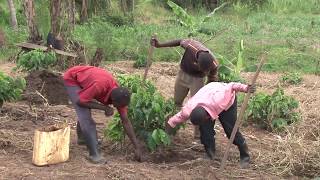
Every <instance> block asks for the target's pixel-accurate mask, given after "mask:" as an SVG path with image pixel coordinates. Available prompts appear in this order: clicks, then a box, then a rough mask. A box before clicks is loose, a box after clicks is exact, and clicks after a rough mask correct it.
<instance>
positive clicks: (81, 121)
mask: <svg viewBox="0 0 320 180" xmlns="http://www.w3.org/2000/svg"><path fill="white" fill-rule="evenodd" d="M65 87H66V90H67V93H68V95H69V98H70V100H71V102H72V104H73V106H74V108H75V110H76V113H77V116H78V122H77V126H78V125H80V129H81V134H82V135H83V136H84V138H85V140H86V143H87V144H88V143H89V141H90V143H91V144H93V146H97V144H98V138H97V129H96V123H95V122H94V120H93V119H92V117H91V110H90V109H89V108H84V107H81V106H79V105H78V104H77V103H76V102H77V101H78V100H79V95H78V92H79V91H80V90H81V88H80V87H79V86H67V85H65Z"/></svg>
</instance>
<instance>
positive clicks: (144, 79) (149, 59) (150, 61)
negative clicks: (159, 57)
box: [143, 34, 156, 82]
mask: <svg viewBox="0 0 320 180" xmlns="http://www.w3.org/2000/svg"><path fill="white" fill-rule="evenodd" d="M152 38H156V35H155V34H154V35H152ZM153 49H154V46H152V45H151V44H150V47H149V50H148V59H147V64H146V68H145V70H144V75H143V82H145V81H146V79H147V75H148V71H149V69H150V67H151V64H152V57H153Z"/></svg>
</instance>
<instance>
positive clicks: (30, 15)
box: [23, 0, 42, 43]
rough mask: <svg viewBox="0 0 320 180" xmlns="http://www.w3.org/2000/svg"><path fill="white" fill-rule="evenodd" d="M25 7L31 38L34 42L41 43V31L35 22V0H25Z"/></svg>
mask: <svg viewBox="0 0 320 180" xmlns="http://www.w3.org/2000/svg"><path fill="white" fill-rule="evenodd" d="M23 9H24V14H25V16H26V18H27V24H28V29H29V40H30V41H31V42H32V43H39V42H40V41H41V40H42V37H41V35H40V33H39V30H38V27H37V24H36V22H35V11H34V2H33V0H24V1H23Z"/></svg>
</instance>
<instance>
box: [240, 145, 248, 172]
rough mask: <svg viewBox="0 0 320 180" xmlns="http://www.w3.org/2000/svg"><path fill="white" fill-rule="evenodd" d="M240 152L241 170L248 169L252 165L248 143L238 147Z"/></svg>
mask: <svg viewBox="0 0 320 180" xmlns="http://www.w3.org/2000/svg"><path fill="white" fill-rule="evenodd" d="M238 149H239V151H240V167H241V168H244V169H246V168H248V167H249V164H250V155H249V148H248V145H247V143H246V142H244V143H243V144H242V145H240V146H238Z"/></svg>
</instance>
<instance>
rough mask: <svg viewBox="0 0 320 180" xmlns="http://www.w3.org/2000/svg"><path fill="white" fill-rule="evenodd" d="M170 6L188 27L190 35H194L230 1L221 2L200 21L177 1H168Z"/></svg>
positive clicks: (180, 20)
mask: <svg viewBox="0 0 320 180" xmlns="http://www.w3.org/2000/svg"><path fill="white" fill-rule="evenodd" d="M167 4H168V6H169V7H170V8H171V9H172V11H173V13H174V14H175V15H176V16H177V18H178V19H177V20H178V22H179V23H180V24H181V25H182V26H184V27H186V28H188V29H189V30H190V33H189V36H193V35H194V34H195V33H197V32H199V31H200V28H201V26H202V24H203V23H205V22H208V20H209V19H210V18H212V17H213V15H214V14H215V13H216V12H217V11H218V10H219V9H221V8H223V7H224V6H226V5H227V4H228V2H225V3H223V4H221V5H220V6H219V7H217V8H215V9H214V10H213V11H212V12H211V13H209V14H208V15H206V16H204V17H202V18H201V20H200V21H199V22H197V21H196V18H195V17H194V16H192V15H190V14H188V13H187V11H186V10H184V9H183V8H182V7H180V6H179V5H177V4H176V3H174V2H172V1H170V0H169V1H168V2H167Z"/></svg>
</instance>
